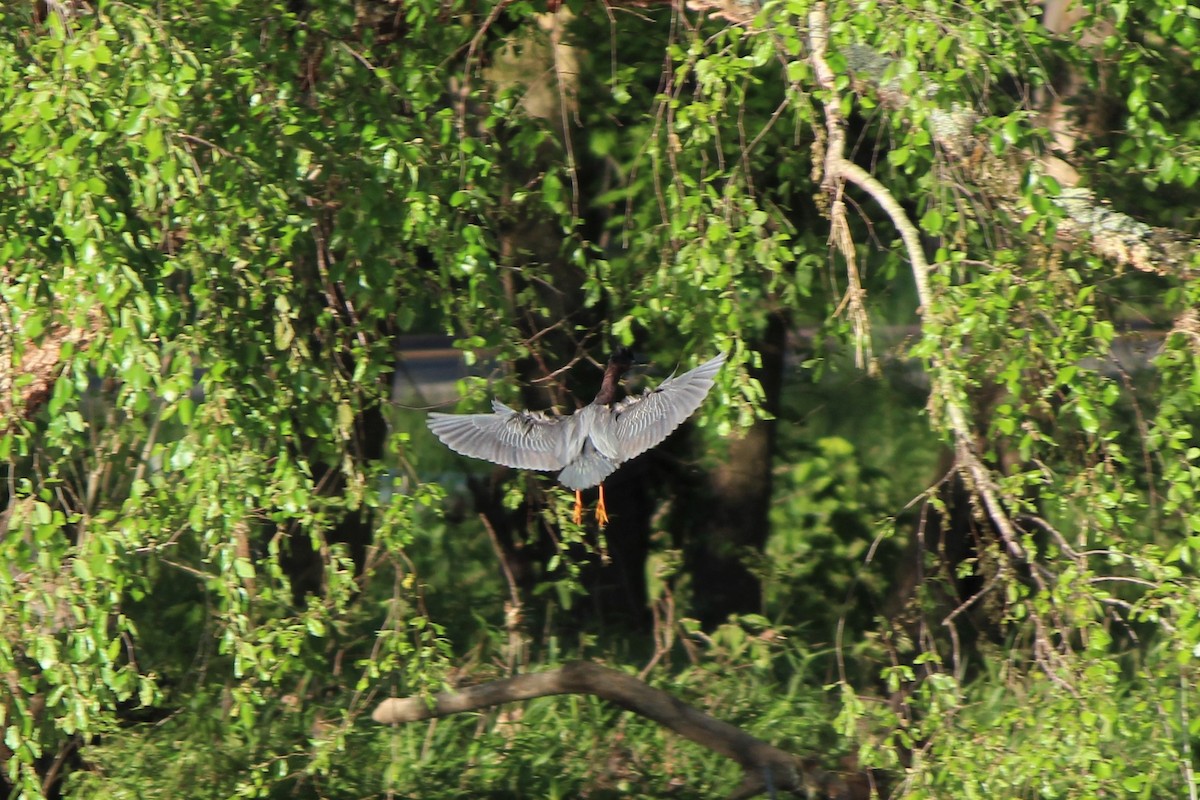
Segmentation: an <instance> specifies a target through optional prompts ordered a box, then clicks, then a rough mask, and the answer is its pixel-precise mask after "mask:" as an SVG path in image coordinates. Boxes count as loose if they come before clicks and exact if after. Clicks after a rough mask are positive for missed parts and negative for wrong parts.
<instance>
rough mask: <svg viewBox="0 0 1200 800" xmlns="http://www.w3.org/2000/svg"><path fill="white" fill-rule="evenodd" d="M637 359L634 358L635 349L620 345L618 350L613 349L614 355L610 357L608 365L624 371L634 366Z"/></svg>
mask: <svg viewBox="0 0 1200 800" xmlns="http://www.w3.org/2000/svg"><path fill="white" fill-rule="evenodd" d="M635 363H636V361H635V360H634V358H633V351H632V350H630V349H629V348H628V347H626V346H624V345H620V346H619V347H617V349H616V350H613V352H612V355H611V356H609V357H608V365H609V366H610V367H617V368H618V369H620V370H621V371H622V372H624V371H625V370H627V369H629V368H630V367H632V366H633V365H634V364H635Z"/></svg>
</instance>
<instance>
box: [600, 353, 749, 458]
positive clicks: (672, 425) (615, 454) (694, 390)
mask: <svg viewBox="0 0 1200 800" xmlns="http://www.w3.org/2000/svg"><path fill="white" fill-rule="evenodd" d="M724 363H725V353H721V354H720V355H718V356H717V357H716V358H714V359H712V360H710V361H706V362H705V363H703V364H701V365H700V366H698V367H696V368H695V369H693V370H691V371H689V372H685V373H683V374H682V375H679V376H675V377H671V378H667V380H665V381H663V382H662V383H661V384H659V386H658V387H657V388H655V389H652V390H650V391H648V392H646V393H645V394H641V395H633V396H630V397H626V398H625V399H624V400H622V401H620V402H619V403H616V404H615V405H614V406H613V409H612V411H611V412H610V416H609V420H608V424H607V425H601V426H599V427H600V428H601V429H602V430H601V431H593V432H592V439H593V441H595V442H596V447H597V449H598V450H600V451H601V452H602V453H604V454H605V455H606V456H608V457H610V458H613V459H615V460H616V461H617V462H618V463H619V462H621V461H628V460H629V459H631V458H633V457H634V456H636V455H640V454H642V453H644V452H646V451H647V450H649V449H650V448H651V447H654V445H656V444H658V443H659V442H661V441H662V440H663V439H665V438H667V436H668V435H669V434H670V433H671V431H673V430H675V429H676V428H678V427H679V426H680V425H682V424H683V421H684V420H685V419H687V418H688V417H690V416H691V415H692V412H694V411H695V410H696V409H697V408H699V407H700V404H701V403H702V402H704V398H705V396H706V395H707V394H708V390H709V389H711V388H712V385H713V376H715V375H716V374H717V371H718V370H720V369H721V365H722V364H724Z"/></svg>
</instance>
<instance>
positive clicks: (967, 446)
mask: <svg viewBox="0 0 1200 800" xmlns="http://www.w3.org/2000/svg"><path fill="white" fill-rule="evenodd" d="M825 15H826V6H825V4H824V3H817V4H815V5H814V6H813V8H812V10H811V11H810V12H809V17H808V25H809V48H810V58H811V60H812V64H813V70H814V71H815V73H816V76H817V82H818V83H819V84H820V85H821V87H822V88H823V89H825V90H826V91H829V92H833V93H834V96H833V98H832V100H830V102H828V103H827V104H826V105H825V127H826V147H825V163H824V173H825V177H824V180H823V185H824V186H825V188H826V190H827V191H830V192H831V193H833V194H835V195H836V194H837V193H839V192H840V189H839V188H838V187H839V185H840V184H841V183H842V182H843V181H848V182H850V183H852V184H854V185H855V186H857V187H858V188H859V189H862V190H863V191H864V192H866V193H867V194H868V195H870V196H871V199H873V200H874V201H875V202H876V203H878V204H879V205H880V207H882V208H883V210H884V212H885V213H886V214H887V215H888V218H889V219H890V220H891V221H892V224H893V225H894V226H895V227H896V230H897V231H899V232H900V238H901V239H902V240H903V241H904V249H905V251H906V252H907V253H908V259H909V263H910V264H912V273H913V282H914V283H915V284H916V288H917V298H918V300H919V301H920V303H921V310H922V313H923V314H928V313H929V312H930V310H931V309H932V308H933V299H934V298H933V290H932V289H931V288H930V285H929V261H928V260H927V259H926V258H925V250H924V248H923V247H922V246H921V236H920V233H919V232H918V231H917V227H916V225H914V224H913V222H912V220H910V219H909V218H908V215H907V214H906V213H905V212H904V208H903V207H902V206H901V205H900V202H899V201H898V200H896V198H895V197H894V196H893V195H892V193H891V192H890V191H888V188H887V187H886V186H884V185H883V184H882V183H880V182H879V181H878V180H877V179H876V178H875V177H874V176H873V175H871V174H870V173H868V172H867V171H866V170H865V169H863V168H862V167H860V166H858V165H857V164H855V163H854V162H853V161H850V160H849V159H847V158H846V157H845V149H844V148H845V141H846V137H845V132H844V127H843V126H844V123H845V120H844V119H842V115H841V111H840V108H841V103H840V101H839V99H838V96H837V84H836V80H835V77H834V73H833V70H832V69H831V68H830V66H829V63H828V62H827V61H826V59H825V52H826V48H827V46H828V42H829V32H828V27H827V21H826V16H825ZM940 362H941V359H940V357H938V356H937V355H936V354H935V356H934V364H933V366H934V374H933V377H932V379H933V381H934V386H933V391H934V394H935V396H938V397H940V398H941V399H942V402H943V403H945V409H946V417H947V422H948V423H949V427H950V432H951V434H952V435H953V436H954V442H955V451H956V454H957V458H958V463H959V465H960V467H961V468H962V469H964V470H965V471H966V472H967V474H968V475H969V476H970V478H971V481H972V483H973V484H974V486H975V490H976V491H977V492H978V493H979V496H980V497H981V498H982V499H983V502H984V506H985V507H986V508H987V512H988V515H989V516H990V517H991V519H992V522H993V523H994V524H995V525H996V530H997V531H998V532H999V533H1000V537H1001V539H1003V540H1004V546H1005V548H1006V549H1007V550H1008V552H1009V554H1010V555H1012V556H1013V557H1014V558H1017V559H1019V560H1022V561H1023V560H1024V558H1025V551H1024V548H1022V547H1021V544H1020V542H1019V541H1018V538H1019V537H1018V535H1017V531H1016V529H1015V528H1014V526H1013V524H1012V521H1011V520H1010V519H1009V518H1008V514H1007V513H1006V512H1005V510H1004V507H1003V505H1002V504H1001V503H1000V499H999V497H998V496H997V493H996V488H995V484H994V483H993V481H992V476H991V474H990V473H989V472H988V470H987V467H985V466H984V464H983V462H982V461H981V460H980V459H979V457H978V456H977V455H976V453H975V446H974V437H973V435H972V432H971V426H970V423H969V422H968V420H967V415H966V412H965V411H964V410H963V407H962V404H961V403H959V402H958V400H957V398H956V397H955V396H954V389H953V387H952V386H949V385H947V381H946V379H945V377H944V376H945V374H946V372H947V371H946V370H944V369H941V368H940V367H941V366H942V364H941V363H940Z"/></svg>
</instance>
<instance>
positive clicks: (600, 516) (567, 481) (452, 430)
mask: <svg viewBox="0 0 1200 800" xmlns="http://www.w3.org/2000/svg"><path fill="white" fill-rule="evenodd" d="M724 363H725V354H724V353H721V354H720V355H718V356H717V357H716V358H714V359H712V360H710V361H706V362H705V363H703V364H701V365H700V366H698V367H696V368H695V369H693V370H691V371H689V372H685V373H683V374H682V375H679V376H671V377H670V378H667V379H666V380H665V381H663V382H662V384H660V385H659V386H658V388H656V389H647V390H646V392H645V393H644V394H640V395H629V396H627V397H625V398H623V399H618V397H617V395H618V383H619V382H620V380H621V376H622V375H624V374H625V373H626V372H627V371H628V370H629V368H630V367H632V366H633V352H632V351H631V350H630V349H629V348H628V347H618V348H617V349H616V350H615V351H614V352H613V354H612V357H611V358H609V360H608V367H607V368H606V369H605V370H604V382H603V383H601V384H600V391H599V393H597V394H596V399H595V400H593V401H592V402H591V405H587V406H584V407H583V408H581V409H579V410H578V411H576V412H575V413H574V414H570V415H567V416H549V415H547V414H545V413H543V412H541V411H517V410H515V409H512V408H509V407H508V406H506V405H504V404H503V403H501V402H500V401H499V400H492V409H493V411H494V412H495V413H492V414H438V413H432V414H430V415H429V429H430V430H431V431H433V432H434V434H435V435H436V436H437V437H438V438H439V439H441V440H442V442H443V443H444V444H445V445H446V446H447V447H449V448H450V449H451V450H453V451H455V452H456V453H462V454H463V455H464V456H471V457H472V458H481V459H483V460H484V461H491V462H492V463H494V464H503V465H504V466H506V467H515V468H517V469H537V470H556V469H558V470H562V472H560V473H558V481H559V483H561V484H562V485H563V486H566V487H567V488H568V489H574V490H575V522H576V523H578V522H580V521H581V520H582V518H583V517H582V511H583V500H582V498H581V496H580V490H582V489H587V488H589V487H592V486H596V485H599V486H600V502H599V504H598V505H597V506H596V520H597V521H598V522H599V523H600V524H601V525H607V524H608V512H607V511H606V510H605V508H604V483H603V481H604V479H605V478H607V477H608V476H609V475H611V474H612V473H613V472H614V471H615V470H616V469H617V467H619V466H621V465H622V464H623V463H625V462H626V461H628V460H629V459H631V458H633V457H634V456H637V455H641V454H642V453H644V452H646V451H647V450H649V449H650V448H651V447H654V446H655V445H656V444H658V443H659V442H661V441H662V440H663V439H665V438H667V435H668V434H670V433H671V431H673V430H675V429H676V428H678V427H679V426H680V425H681V424H682V423H683V421H684V420H685V419H687V418H688V417H690V416H691V415H692V412H693V411H695V410H696V409H697V408H699V407H700V403H702V402H703V401H704V397H705V395H707V394H708V390H709V389H711V388H712V385H713V376H714V375H716V374H717V370H719V369H720V368H721V365H722V364H724Z"/></svg>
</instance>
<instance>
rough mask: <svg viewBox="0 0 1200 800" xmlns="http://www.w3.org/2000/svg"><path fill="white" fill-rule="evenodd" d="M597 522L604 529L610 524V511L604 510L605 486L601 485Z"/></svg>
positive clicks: (597, 505) (597, 506)
mask: <svg viewBox="0 0 1200 800" xmlns="http://www.w3.org/2000/svg"><path fill="white" fill-rule="evenodd" d="M596 522H598V523H600V527H601V528H603V527H604V526H605V525H607V524H608V510H607V509H605V508H604V484H603V483H602V484H600V502H599V503H597V504H596Z"/></svg>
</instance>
